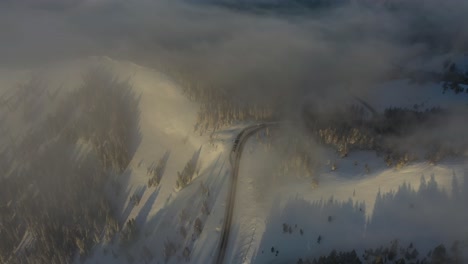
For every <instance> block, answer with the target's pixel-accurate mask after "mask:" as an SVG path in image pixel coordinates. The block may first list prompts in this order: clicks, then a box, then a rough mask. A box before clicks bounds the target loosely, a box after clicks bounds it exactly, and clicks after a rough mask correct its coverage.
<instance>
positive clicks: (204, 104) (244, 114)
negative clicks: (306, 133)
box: [173, 74, 277, 134]
mask: <svg viewBox="0 0 468 264" xmlns="http://www.w3.org/2000/svg"><path fill="white" fill-rule="evenodd" d="M173 77H174V79H175V80H179V83H180V85H181V87H182V89H183V93H184V94H185V95H186V96H187V98H189V100H191V101H194V102H197V103H198V104H199V110H198V115H197V122H196V124H195V126H194V131H198V132H199V133H200V134H203V133H207V132H214V131H216V130H219V129H221V128H225V127H228V126H231V125H233V124H236V123H238V122H244V121H269V120H272V119H274V117H275V116H276V114H277V113H275V112H274V106H273V103H271V102H266V101H265V102H262V103H260V102H256V103H253V102H248V101H241V100H240V99H239V98H237V97H236V96H234V95H232V94H229V93H228V92H226V91H225V90H223V88H221V87H212V86H209V85H206V84H202V83H198V82H193V81H190V80H193V79H194V78H193V77H187V76H184V75H183V74H179V75H174V74H173Z"/></svg>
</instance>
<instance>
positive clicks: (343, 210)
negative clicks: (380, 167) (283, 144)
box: [252, 169, 468, 263]
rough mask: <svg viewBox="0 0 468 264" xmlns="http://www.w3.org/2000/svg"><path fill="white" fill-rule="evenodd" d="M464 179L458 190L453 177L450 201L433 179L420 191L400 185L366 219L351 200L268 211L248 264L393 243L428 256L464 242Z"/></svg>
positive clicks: (381, 196) (296, 201)
mask: <svg viewBox="0 0 468 264" xmlns="http://www.w3.org/2000/svg"><path fill="white" fill-rule="evenodd" d="M463 178H464V180H463V184H460V179H461V177H458V176H457V175H455V173H454V175H453V178H452V189H453V190H452V194H451V195H449V194H448V193H447V192H446V191H445V190H444V189H442V188H441V187H440V186H439V185H438V184H437V182H436V180H435V177H434V175H432V176H431V177H430V178H429V180H427V179H426V178H425V177H424V176H421V184H420V187H419V189H418V190H415V188H414V187H413V186H411V185H409V184H407V183H403V184H402V185H400V187H399V188H398V190H396V191H394V192H389V193H380V192H379V193H378V194H377V197H376V201H375V206H374V210H373V214H372V216H371V217H370V218H369V219H366V217H365V211H366V206H365V204H364V203H357V202H355V201H353V200H351V198H350V199H349V200H348V201H347V202H339V201H336V200H334V199H333V197H331V198H330V199H329V200H320V201H315V202H310V201H306V200H304V199H302V198H298V197H296V198H293V199H290V200H289V201H287V202H286V204H285V205H284V207H282V208H278V206H274V207H273V208H272V210H271V213H270V216H269V217H268V220H267V224H266V231H265V233H264V234H263V237H262V240H261V243H260V246H259V248H257V249H256V252H255V254H254V257H253V260H252V263H291V262H293V263H295V262H296V261H297V260H298V259H299V258H302V259H305V258H310V257H317V256H321V255H328V254H329V253H330V252H331V251H332V250H333V249H336V250H338V251H342V250H343V251H350V250H353V249H356V250H363V249H367V248H378V247H380V246H385V245H388V243H389V241H392V240H395V239H397V240H399V241H401V242H404V243H406V244H410V243H414V245H415V246H416V247H418V249H419V250H420V251H421V250H422V251H423V252H428V251H429V250H430V249H433V248H434V247H435V246H437V245H439V244H441V243H446V244H448V245H450V244H451V243H453V242H454V241H455V240H458V239H461V240H463V239H466V237H467V236H468V227H467V226H466V223H467V222H468V211H467V210H466V204H467V203H468V170H466V169H465V173H464V177H463ZM274 204H276V205H279V201H277V202H276V203H274ZM465 250H468V248H465ZM276 251H278V254H277V252H276Z"/></svg>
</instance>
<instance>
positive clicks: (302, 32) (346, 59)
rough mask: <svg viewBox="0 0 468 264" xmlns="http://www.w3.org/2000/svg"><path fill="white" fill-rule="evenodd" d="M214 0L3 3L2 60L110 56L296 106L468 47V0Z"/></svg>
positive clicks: (357, 89) (9, 63)
mask: <svg viewBox="0 0 468 264" xmlns="http://www.w3.org/2000/svg"><path fill="white" fill-rule="evenodd" d="M206 2H209V1H201V0H198V1H189V0H186V1H184V0H172V1H169V0H133V1H128V0H126V1H124V0H67V1H64V0H39V1H38V0H15V1H9V0H3V2H1V4H0V7H1V9H0V39H1V42H0V67H13V66H15V67H26V66H28V65H30V64H31V63H35V64H36V65H41V64H44V63H46V62H48V61H51V60H61V59H69V58H75V57H81V56H88V55H108V56H111V57H114V58H122V59H129V60H133V61H135V62H136V63H141V64H148V65H152V66H158V67H161V68H165V69H170V70H173V69H177V70H180V71H183V72H184V73H185V74H186V75H187V76H190V78H192V79H193V81H196V82H199V83H202V84H204V85H210V86H212V87H219V88H222V89H225V90H226V91H228V92H229V93H231V94H232V95H233V96H237V97H241V98H242V100H247V99H249V100H251V99H252V98H254V100H258V99H259V98H264V97H268V98H267V99H271V98H273V99H275V100H276V99H278V98H281V100H284V101H285V103H287V101H292V102H296V101H297V100H298V99H300V98H304V96H305V95H309V94H312V95H313V97H315V98H316V97H317V96H323V97H329V95H331V96H332V97H333V98H336V97H337V95H339V94H342V93H343V91H344V90H343V89H345V90H351V91H352V92H353V93H356V94H360V93H363V92H365V90H366V89H368V87H371V84H372V83H374V82H375V81H376V80H378V79H381V78H383V77H385V76H386V74H387V73H388V71H389V70H391V69H392V68H393V67H394V66H395V65H402V64H404V63H405V62H407V61H411V60H412V59H414V58H421V57H427V56H429V54H432V55H433V54H436V53H440V52H449V51H453V50H458V49H461V48H463V47H465V48H466V39H467V38H466V33H465V32H466V30H464V28H463V27H464V25H466V24H467V22H468V21H467V20H468V16H466V12H465V11H466V10H468V2H467V1H462V0H446V1H438V0H418V1H411V3H407V4H405V8H400V9H398V8H393V9H389V8H384V7H383V6H382V5H377V4H375V5H374V4H371V5H369V4H368V5H361V4H357V3H356V2H358V1H351V2H352V3H350V4H343V5H338V6H337V7H335V8H328V9H325V10H320V11H317V10H314V11H310V10H309V11H305V10H301V11H302V13H301V14H294V15H293V14H292V13H293V12H289V13H278V12H262V11H261V10H260V11H259V12H241V11H238V10H235V9H232V8H231V9H228V8H223V7H221V6H217V5H212V4H208V3H206ZM211 2H213V1H211ZM231 2H232V1H231ZM363 2H369V1H363ZM399 2H402V1H399ZM403 3H405V1H403ZM296 13H297V12H296ZM239 91H240V92H239ZM252 95H254V96H252Z"/></svg>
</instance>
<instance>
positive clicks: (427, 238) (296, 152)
mask: <svg viewBox="0 0 468 264" xmlns="http://www.w3.org/2000/svg"><path fill="white" fill-rule="evenodd" d="M89 69H94V70H96V69H105V70H106V71H109V72H110V73H112V74H113V75H115V76H116V78H117V79H118V80H120V81H127V82H128V83H129V84H130V86H131V89H132V91H133V93H134V95H135V96H136V99H137V100H136V102H137V106H138V118H137V121H138V123H137V124H138V133H137V135H135V140H134V141H133V142H134V146H133V147H132V148H131V149H133V152H132V153H131V156H130V160H129V163H128V166H127V167H125V169H124V170H123V171H122V172H117V171H112V173H111V175H110V176H109V178H108V181H107V182H106V183H105V195H106V197H109V198H110V203H111V209H110V211H112V213H113V214H114V216H115V219H116V221H117V222H118V223H116V224H115V225H116V226H117V227H118V230H116V233H111V232H110V231H108V230H109V228H110V227H108V224H107V222H109V221H110V220H106V225H105V227H104V228H103V229H102V233H101V234H98V233H97V234H95V237H94V240H93V241H94V242H93V243H92V244H93V245H94V246H93V247H92V248H90V249H85V248H86V247H85V245H83V243H82V242H81V240H80V241H78V240H77V242H76V247H77V248H79V249H80V253H82V256H81V257H80V256H79V254H77V253H75V254H74V255H73V258H74V259H75V261H76V262H77V263H78V262H81V261H84V263H90V264H91V263H187V262H188V263H210V262H211V261H213V259H214V257H215V256H216V254H217V250H218V247H219V243H220V237H221V233H222V231H223V230H222V229H223V221H224V217H225V212H226V210H227V207H228V205H227V204H226V198H227V195H228V193H229V190H230V189H229V188H230V186H231V185H230V180H231V176H232V174H231V173H232V170H231V169H232V168H231V163H230V155H231V148H232V144H233V141H234V138H235V137H236V136H237V133H238V132H239V131H241V129H242V128H244V127H246V126H247V125H249V124H256V123H255V122H254V123H252V122H237V123H235V124H234V125H231V126H227V127H225V128H221V129H219V130H217V131H216V132H214V133H211V131H210V128H208V127H209V125H208V123H207V125H206V129H205V130H204V132H201V131H203V130H200V129H198V128H197V125H196V124H199V119H198V116H197V115H198V114H199V109H200V105H199V104H198V103H196V102H194V101H191V100H189V99H188V98H189V97H190V96H187V95H186V94H184V91H186V90H184V89H182V88H181V87H179V86H178V85H177V84H176V83H175V82H174V81H173V80H171V79H169V78H168V77H167V76H165V75H164V74H162V73H161V72H158V71H156V70H154V69H149V68H145V67H142V66H139V65H136V64H134V63H131V62H128V61H118V60H113V59H110V58H108V57H90V58H85V59H80V60H74V61H66V62H62V63H56V64H52V65H49V66H47V67H44V68H37V69H28V70H21V71H19V70H6V69H4V70H2V71H1V72H0V80H1V84H2V85H1V87H2V91H1V92H2V100H3V101H2V112H1V113H2V116H1V117H2V123H1V124H2V135H4V136H2V138H1V140H2V142H1V144H2V145H1V146H2V155H5V156H4V157H6V158H9V159H11V161H12V163H11V164H13V165H12V166H11V167H8V166H7V165H6V164H3V165H2V166H3V167H2V168H8V170H5V171H4V172H5V173H6V174H5V175H7V178H8V179H12V178H13V177H15V175H16V173H18V175H20V174H21V173H20V172H21V170H19V169H18V168H21V166H23V165H24V164H29V163H31V164H32V165H30V166H37V165H34V164H35V163H34V162H33V161H30V160H31V159H34V158H35V157H36V155H37V157H41V155H42V154H41V153H49V152H47V149H48V148H51V147H50V146H55V145H54V143H53V142H54V141H59V139H60V137H59V136H57V137H55V136H54V137H52V138H49V137H47V136H46V137H44V138H45V139H47V141H46V142H39V143H37V146H38V147H37V149H36V148H32V147H29V145H27V144H26V143H27V142H26V143H20V142H21V141H22V139H24V138H26V139H28V138H29V136H30V135H31V134H32V135H34V133H35V131H43V130H42V129H43V128H41V124H43V123H47V122H48V120H49V119H50V118H49V115H50V114H51V113H54V112H57V111H58V112H60V109H62V108H61V107H63V106H61V104H60V103H59V102H60V100H61V98H68V97H67V95H68V94H73V91H75V90H76V89H77V88H79V87H81V86H83V85H85V86H86V76H87V75H86V72H87V71H89ZM31 76H32V77H33V78H31ZM27 80H32V81H27ZM116 83H117V84H118V83H120V82H117V81H116ZM369 91H370V92H369V93H367V94H365V95H363V98H364V100H366V101H367V102H371V105H372V106H373V107H374V108H375V109H376V110H377V111H378V112H379V113H381V112H383V110H384V109H385V108H387V107H403V108H409V109H413V108H415V107H416V108H417V107H420V108H422V109H425V108H431V107H435V106H441V107H444V108H451V107H455V108H457V107H463V106H465V105H466V102H467V99H468V93H462V94H454V93H451V91H449V92H447V93H442V92H443V90H442V85H441V84H437V83H435V84H414V83H410V82H409V81H408V80H395V81H391V82H388V83H384V84H382V85H379V86H377V87H376V88H374V89H371V90H369ZM88 92H89V93H91V94H92V91H90V90H88ZM78 95H79V93H78ZM78 95H77V96H78ZM77 96H75V97H77ZM72 98H73V97H72ZM33 99H34V100H33ZM64 100H65V99H64ZM103 100H105V99H103ZM73 101H74V99H73V100H72V101H70V104H72V105H73V107H75V108H78V109H81V108H82V106H81V105H79V104H78V105H76V106H75V105H74V103H73ZM18 102H19V103H18ZM95 103H96V102H95ZM95 103H93V104H89V105H87V106H86V107H89V108H91V109H99V108H96V107H98V106H96V105H95ZM102 103H103V105H105V104H104V103H105V102H104V101H103V102H102ZM106 103H107V102H106ZM97 104H99V102H97ZM14 105H19V106H18V107H17V108H14ZM111 105H112V104H111ZM415 105H417V106H415ZM12 107H13V108H12ZM106 107H110V106H106ZM102 109H106V108H102ZM83 111H84V112H77V113H76V114H75V115H77V116H80V115H84V113H86V108H84V109H83ZM205 111H206V109H205ZM95 114H96V115H99V113H95ZM114 118H116V117H115V116H112V115H110V116H105V115H104V119H103V120H107V119H111V120H113V119H114ZM78 120H79V119H78ZM95 122H96V121H95ZM207 122H211V121H207ZM258 122H261V121H258ZM65 123H66V124H68V123H67V122H65ZM216 124H217V123H216ZM71 125H72V127H73V124H71ZM117 125H118V123H117ZM68 126H69V125H66V126H65V128H63V129H64V131H66V128H67V127H68ZM456 127H457V125H454V127H453V128H456ZM74 129H78V128H76V127H75V128H74ZM45 131H48V130H45ZM52 131H53V129H52ZM60 131H61V130H60ZM436 131H443V130H436ZM63 133H65V132H60V133H59V135H61V134H63ZM96 133H97V132H96ZM105 133H108V134H106V136H105V138H106V137H109V138H112V137H113V136H115V134H113V133H114V132H113V131H112V130H111V129H110V128H109V131H108V132H105ZM65 138H67V137H65ZM76 142H77V143H76V146H73V147H72V148H71V149H72V150H73V151H72V154H71V155H72V156H74V155H76V156H79V157H82V159H83V156H84V157H88V158H89V159H91V160H94V159H95V157H96V156H99V155H100V152H99V148H98V149H97V150H96V151H94V150H93V144H94V143H93V140H87V139H86V137H81V138H79V139H78V140H77V141H76ZM25 144H26V145H25ZM106 144H109V143H103V147H104V148H105V146H106ZM236 144H237V143H236ZM15 146H23V148H24V149H23V150H24V151H25V153H27V152H28V151H30V149H33V151H30V152H31V153H30V154H29V155H28V154H25V155H23V156H21V157H22V158H21V159H18V158H17V157H20V156H18V154H17V153H16V152H15V151H18V150H21V148H20V147H15ZM67 149H68V148H65V150H67ZM12 150H14V151H12ZM56 151H57V153H68V152H66V151H65V152H59V150H56ZM60 151H62V150H60ZM13 152H15V153H13ZM50 153H54V148H51V152H50ZM105 161H107V159H105ZM90 162H91V163H90V164H94V166H99V165H96V164H97V163H96V162H95V161H90ZM45 164H47V163H45ZM78 164H81V163H78ZM86 164H87V163H86ZM51 166H52V165H51ZM80 166H81V165H78V167H80ZM466 166H467V165H466V155H465V156H458V157H456V158H455V157H453V158H445V159H443V160H441V161H440V162H437V163H434V164H432V163H429V162H428V161H425V160H424V159H420V160H415V161H411V162H408V163H405V164H404V165H401V166H400V165H399V164H398V165H397V166H392V165H389V164H388V163H386V161H385V160H384V158H383V157H382V156H380V155H377V152H375V151H369V150H360V151H355V150H354V151H350V152H349V153H346V155H345V156H343V155H340V154H339V153H338V152H337V151H336V150H333V148H331V147H329V146H324V145H321V144H317V143H316V142H314V141H310V137H309V136H307V130H306V129H305V128H304V127H303V126H302V125H297V124H294V123H293V124H292V125H291V124H290V123H288V122H283V123H280V125H279V128H276V127H271V128H267V129H263V130H261V131H259V132H257V133H256V134H255V135H254V136H252V137H251V138H250V139H248V141H247V143H246V145H245V146H244V148H243V152H242V158H241V161H240V168H239V176H238V177H239V178H238V186H237V193H236V194H235V207H234V215H233V218H232V225H231V227H230V228H231V232H230V233H231V235H230V237H229V240H228V244H227V251H226V252H227V254H226V258H225V263H296V262H298V261H299V260H307V259H312V258H317V257H320V256H323V255H328V254H329V253H330V252H331V251H332V250H338V251H351V250H356V251H357V254H358V255H359V256H361V255H363V254H368V253H366V252H364V250H366V249H370V248H379V247H380V246H383V247H401V248H404V249H405V250H407V251H408V252H410V251H411V252H410V253H411V254H413V253H414V252H413V251H414V249H417V251H418V252H419V253H418V254H420V255H419V257H422V256H425V255H426V254H428V252H429V251H430V250H432V249H434V248H435V247H437V246H438V245H440V244H441V243H443V244H445V245H446V246H447V247H450V246H451V245H452V244H453V243H454V241H459V244H457V250H459V251H460V252H462V253H461V256H464V257H467V256H466V254H465V253H466V252H468V229H467V228H466V225H464V223H465V222H466V221H468V211H466V210H465V204H466V202H467V200H466V199H467V197H468V178H467V177H468V168H467V167H466ZM25 167H27V166H25ZM32 168H34V167H32ZM25 170H26V171H27V168H26V169H25ZM53 170H54V169H53V168H45V169H44V171H46V172H48V171H53ZM77 170H78V169H77ZM59 171H60V170H59ZM37 177H39V176H37ZM52 185H53V184H52ZM53 186H56V185H53ZM27 188H29V189H28V190H35V189H34V188H35V187H34V186H33V187H27ZM44 190H47V188H45V189H41V188H38V191H37V192H38V193H39V194H40V192H43V191H44ZM34 195H38V194H34ZM40 195H41V194H40ZM33 197H34V196H33ZM12 203H17V202H16V201H11V202H7V203H6V204H3V201H2V204H0V205H1V206H5V208H10V205H11V204H12ZM18 204H20V203H19V202H18ZM96 208H98V207H96ZM447 216H450V217H447ZM80 221H82V220H80ZM110 223H111V224H110V225H109V226H114V224H113V222H112V221H110ZM96 225H98V224H96ZM71 226H73V225H71ZM97 229H98V230H101V229H99V228H97ZM20 230H23V229H21V228H20ZM33 231H34V230H32V229H30V228H25V229H24V232H19V234H18V235H14V236H13V237H14V238H16V239H18V236H19V237H20V238H21V239H20V240H18V241H19V243H18V244H17V245H15V256H21V254H26V253H24V252H27V251H28V250H29V249H31V248H34V245H35V243H36V238H35V237H36V236H35V235H34V232H33ZM108 234H110V235H108ZM108 236H110V238H109V237H108ZM106 238H108V239H106ZM12 239H13V238H12ZM396 241H397V242H396ZM397 245H398V246H397ZM409 245H411V247H410V246H409ZM401 252H403V251H401ZM457 252H458V251H457ZM399 254H400V255H404V253H399ZM408 254H409V253H408ZM411 254H410V255H411ZM454 254H455V253H454ZM457 254H458V253H457ZM411 256H412V255H411ZM411 256H410V257H411ZM371 257H372V256H371ZM427 258H428V259H430V256H429V255H428V256H427ZM9 261H12V260H11V259H10V260H9ZM11 263H15V262H11ZM299 263H300V262H299Z"/></svg>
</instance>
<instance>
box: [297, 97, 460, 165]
mask: <svg viewBox="0 0 468 264" xmlns="http://www.w3.org/2000/svg"><path fill="white" fill-rule="evenodd" d="M450 114H451V113H450V112H449V111H447V110H444V109H441V108H439V107H434V108H430V109H425V110H419V109H417V107H416V106H415V107H414V108H413V109H408V108H387V109H386V110H385V111H384V113H383V114H382V115H378V116H373V117H369V116H368V115H367V114H365V111H363V109H362V107H360V106H355V105H354V106H350V107H348V108H345V109H343V110H341V111H340V110H337V111H335V112H333V113H327V114H319V113H314V112H312V111H310V110H307V109H306V110H304V112H303V118H304V121H305V123H306V125H307V127H308V128H309V131H310V132H311V133H312V135H313V136H314V137H315V138H316V139H317V140H318V141H319V142H320V143H323V144H326V145H329V146H332V147H334V148H335V149H336V151H337V152H338V153H339V154H340V156H341V157H346V156H347V155H348V153H349V152H350V151H352V150H375V151H376V152H377V154H378V155H380V156H383V158H384V159H385V161H386V163H387V165H388V166H403V165H405V164H407V163H408V162H411V161H414V160H418V159H426V160H428V161H429V162H431V163H436V162H438V161H440V160H441V159H443V158H446V157H449V156H457V155H461V154H463V153H464V151H465V150H466V149H467V148H468V146H467V143H466V142H464V141H460V142H459V144H457V145H456V146H454V144H448V143H447V142H446V141H445V140H444V137H443V136H442V135H441V136H439V137H432V138H430V137H428V138H427V139H424V140H420V141H418V140H414V141H413V142H411V145H408V144H406V145H405V144H404V143H403V142H404V139H405V138H408V137H410V136H413V135H414V133H415V132H416V131H422V129H426V130H427V131H430V130H431V129H433V128H435V127H440V126H443V125H444V124H446V122H447V120H448V117H449V115H450ZM421 151H422V152H424V153H423V154H421Z"/></svg>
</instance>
